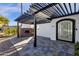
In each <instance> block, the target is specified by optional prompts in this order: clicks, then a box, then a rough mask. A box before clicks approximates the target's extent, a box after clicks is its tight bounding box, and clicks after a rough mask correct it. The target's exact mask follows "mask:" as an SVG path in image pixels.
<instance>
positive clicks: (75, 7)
mask: <svg viewBox="0 0 79 59" xmlns="http://www.w3.org/2000/svg"><path fill="white" fill-rule="evenodd" d="M74 12H76V3H74Z"/></svg>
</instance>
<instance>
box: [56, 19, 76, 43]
mask: <svg viewBox="0 0 79 59" xmlns="http://www.w3.org/2000/svg"><path fill="white" fill-rule="evenodd" d="M67 20H68V21H72V23H73V24H72V26H73V28H72V29H73V31H72V41H66V40H62V39H58V23H59V22H61V21H67ZM56 40H60V41H65V42H71V43H75V20H74V19H70V18H66V19H62V20H59V21H57V22H56Z"/></svg>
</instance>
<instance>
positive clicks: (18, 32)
mask: <svg viewBox="0 0 79 59" xmlns="http://www.w3.org/2000/svg"><path fill="white" fill-rule="evenodd" d="M17 38H19V22H17Z"/></svg>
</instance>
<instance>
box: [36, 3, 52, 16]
mask: <svg viewBox="0 0 79 59" xmlns="http://www.w3.org/2000/svg"><path fill="white" fill-rule="evenodd" d="M36 5H38V6H40V7H42V6H41V5H40V4H39V3H37V4H36ZM44 5H45V3H44ZM45 6H47V5H45ZM42 8H43V7H42ZM44 11H46V12H47V13H49V14H51V15H52V12H51V11H50V9H49V10H47V9H46V10H44ZM42 12H43V11H42ZM43 13H44V12H43ZM48 16H49V15H48Z"/></svg>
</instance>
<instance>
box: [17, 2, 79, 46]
mask: <svg viewBox="0 0 79 59" xmlns="http://www.w3.org/2000/svg"><path fill="white" fill-rule="evenodd" d="M27 13H28V14H31V15H33V16H34V19H32V20H33V21H32V20H31V24H34V25H35V27H34V29H35V34H34V47H36V46H37V44H36V41H37V35H36V24H37V23H38V24H41V23H49V22H51V20H52V19H55V18H59V17H65V16H70V15H74V14H79V4H77V3H34V4H31V5H30V8H29V10H27V12H26V13H25V14H23V15H24V16H23V15H21V16H20V17H19V18H18V19H17V20H16V21H20V20H21V22H23V23H26V22H27V19H26V16H25V15H26V14H27ZM23 19H24V20H23ZM29 20H30V19H29ZM25 21H26V22H25ZM27 23H28V22H27Z"/></svg>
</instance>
